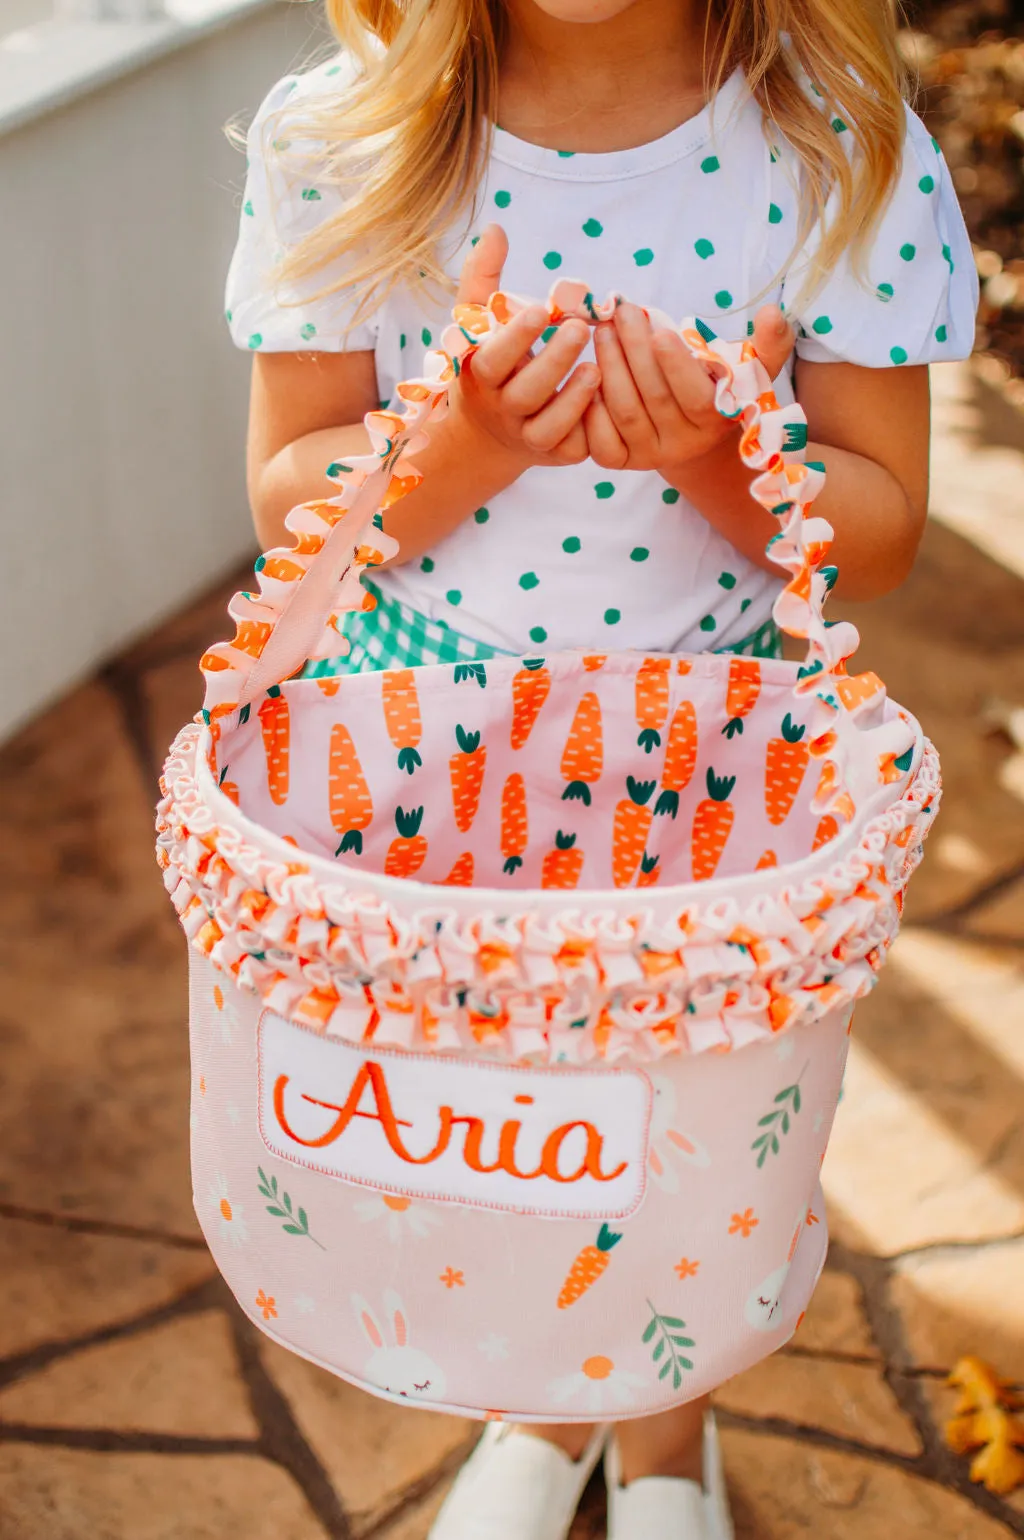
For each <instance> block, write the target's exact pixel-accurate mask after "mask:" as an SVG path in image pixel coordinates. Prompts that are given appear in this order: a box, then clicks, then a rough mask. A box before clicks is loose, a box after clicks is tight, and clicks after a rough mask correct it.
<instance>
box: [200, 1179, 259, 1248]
mask: <svg viewBox="0 0 1024 1540" xmlns="http://www.w3.org/2000/svg"><path fill="white" fill-rule="evenodd" d="M209 1193H210V1207H211V1208H212V1209H214V1210H215V1211H216V1213H217V1214H218V1216H219V1218H220V1238H221V1240H223V1241H230V1242H231V1244H232V1246H242V1245H244V1244H245V1242H246V1241H247V1240H248V1239H249V1230H248V1227H247V1226H246V1223H245V1211H244V1210H243V1208H242V1205H241V1204H240V1203H233V1202H232V1201H231V1198H230V1197H229V1195H228V1184H227V1182H226V1181H225V1180H224V1178H223V1176H221V1175H220V1173H219V1172H218V1174H217V1180H216V1181H215V1182H211V1183H210V1188H209Z"/></svg>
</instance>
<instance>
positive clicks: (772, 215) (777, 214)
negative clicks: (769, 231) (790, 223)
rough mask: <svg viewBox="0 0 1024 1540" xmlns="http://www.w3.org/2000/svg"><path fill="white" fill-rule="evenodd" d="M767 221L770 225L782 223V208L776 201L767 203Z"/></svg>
mask: <svg viewBox="0 0 1024 1540" xmlns="http://www.w3.org/2000/svg"><path fill="white" fill-rule="evenodd" d="M768 223H769V224H770V225H781V223H782V210H781V209H780V208H779V205H778V204H777V203H769V205H768Z"/></svg>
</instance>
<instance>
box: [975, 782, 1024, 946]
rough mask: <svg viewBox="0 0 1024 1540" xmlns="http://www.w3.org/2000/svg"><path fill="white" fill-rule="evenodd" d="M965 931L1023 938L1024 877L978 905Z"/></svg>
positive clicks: (997, 936)
mask: <svg viewBox="0 0 1024 1540" xmlns="http://www.w3.org/2000/svg"><path fill="white" fill-rule="evenodd" d="M1020 757H1021V758H1024V756H1020ZM965 929H966V930H967V932H968V934H970V932H971V931H978V932H980V933H981V934H982V935H985V936H994V937H996V938H998V939H1002V938H1003V937H1005V938H1006V940H1007V941H1015V940H1019V939H1020V938H1021V936H1024V877H1022V878H1021V879H1020V881H1019V882H1015V883H1014V884H1013V886H1012V887H1010V888H1007V889H1005V891H1004V892H1002V893H1000V894H999V896H998V898H994V899H992V901H991V902H990V903H987V904H979V906H978V908H977V909H975V910H974V911H973V913H972V914H971V915H970V917H969V919H968V920H967V921H966V925H965Z"/></svg>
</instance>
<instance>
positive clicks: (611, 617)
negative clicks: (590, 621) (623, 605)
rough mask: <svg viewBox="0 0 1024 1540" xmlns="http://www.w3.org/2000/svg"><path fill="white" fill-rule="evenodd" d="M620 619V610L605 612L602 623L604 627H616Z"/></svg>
mask: <svg viewBox="0 0 1024 1540" xmlns="http://www.w3.org/2000/svg"><path fill="white" fill-rule="evenodd" d="M621 619H622V611H621V610H605V612H604V623H605V625H606V626H617V625H618V623H619V621H620V620H621Z"/></svg>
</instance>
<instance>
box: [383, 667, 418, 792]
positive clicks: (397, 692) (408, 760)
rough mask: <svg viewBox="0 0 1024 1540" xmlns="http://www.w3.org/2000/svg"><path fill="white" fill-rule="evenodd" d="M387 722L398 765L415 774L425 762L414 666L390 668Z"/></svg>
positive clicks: (385, 680)
mask: <svg viewBox="0 0 1024 1540" xmlns="http://www.w3.org/2000/svg"><path fill="white" fill-rule="evenodd" d="M381 700H382V703H383V706H384V725H385V727H386V728H387V730H388V737H389V738H390V739H391V742H392V743H393V744H394V746H395V748H396V749H397V750H398V768H399V770H407V771H408V772H409V774H410V775H412V774H413V772H414V770H415V769H416V766H417V765H422V763H423V761H422V759H421V758H420V755H419V744H420V738H421V737H422V736H423V723H422V722H421V720H420V702H419V696H418V695H417V693H416V677H415V675H414V674H413V671H412V669H411V668H396V669H388V670H387V671H386V672H385V674H384V676H383V679H382V680H381Z"/></svg>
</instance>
